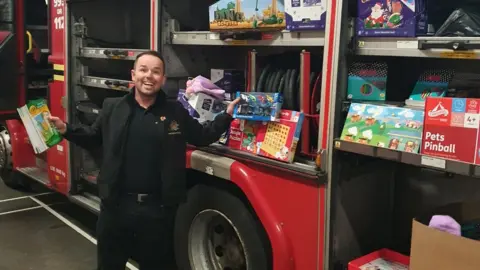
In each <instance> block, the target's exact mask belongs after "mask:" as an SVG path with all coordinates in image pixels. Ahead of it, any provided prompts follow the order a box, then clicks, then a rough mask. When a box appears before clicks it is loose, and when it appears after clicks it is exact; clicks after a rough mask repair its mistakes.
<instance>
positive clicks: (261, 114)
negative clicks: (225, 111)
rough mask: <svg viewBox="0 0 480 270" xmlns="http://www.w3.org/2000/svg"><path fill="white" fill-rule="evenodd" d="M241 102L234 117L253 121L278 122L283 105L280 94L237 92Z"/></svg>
mask: <svg viewBox="0 0 480 270" xmlns="http://www.w3.org/2000/svg"><path fill="white" fill-rule="evenodd" d="M236 97H237V98H240V99H241V100H240V102H239V103H238V104H237V105H236V106H235V108H234V110H233V117H234V118H237V119H247V120H253V121H276V120H277V119H278V117H279V115H280V110H281V109H282V105H283V97H282V95H281V94H280V93H260V92H237V95H236Z"/></svg>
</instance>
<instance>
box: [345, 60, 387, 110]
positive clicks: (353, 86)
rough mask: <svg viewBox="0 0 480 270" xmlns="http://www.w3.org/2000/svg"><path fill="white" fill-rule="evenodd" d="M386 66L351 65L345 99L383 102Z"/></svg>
mask: <svg viewBox="0 0 480 270" xmlns="http://www.w3.org/2000/svg"><path fill="white" fill-rule="evenodd" d="M387 73H388V66H387V64H386V63H384V62H378V63H362V62H355V63H353V64H352V65H351V66H350V68H349V70H348V89H347V98H348V99H353V100H375V101H378V100H385V96H386V92H387Z"/></svg>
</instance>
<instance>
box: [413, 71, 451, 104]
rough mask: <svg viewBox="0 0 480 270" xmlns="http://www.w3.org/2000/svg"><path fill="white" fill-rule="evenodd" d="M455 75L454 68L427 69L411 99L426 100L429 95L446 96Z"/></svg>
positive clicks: (416, 85)
mask: <svg viewBox="0 0 480 270" xmlns="http://www.w3.org/2000/svg"><path fill="white" fill-rule="evenodd" d="M453 75H454V71H453V70H428V71H425V72H424V73H423V74H422V75H421V76H420V78H419V79H418V81H417V83H416V84H415V88H414V89H413V91H412V94H411V95H410V97H409V99H410V100H415V101H422V102H425V100H426V99H427V97H444V96H445V94H446V93H447V91H448V84H449V83H450V81H451V80H452V78H453Z"/></svg>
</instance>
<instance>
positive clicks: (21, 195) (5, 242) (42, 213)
mask: <svg viewBox="0 0 480 270" xmlns="http://www.w3.org/2000/svg"><path fill="white" fill-rule="evenodd" d="M96 219H97V217H96V215H94V214H93V213H90V212H88V211H87V210H85V209H83V208H81V207H78V206H76V205H74V204H72V203H70V202H69V201H68V200H67V199H66V198H65V197H64V196H62V195H60V194H55V193H51V192H49V191H48V190H46V189H45V188H43V187H41V186H40V185H35V187H34V191H33V192H28V193H26V192H19V191H15V190H12V189H10V188H8V187H6V186H4V185H3V182H2V181H0V258H1V260H0V270H66V269H68V270H89V269H91V270H94V269H96V254H95V252H96V251H95V245H96V240H95V238H94V237H93V236H94V230H95V223H96ZM126 269H130V270H134V269H137V267H136V266H134V265H131V264H130V265H127V267H126ZM137 270H138V269H137Z"/></svg>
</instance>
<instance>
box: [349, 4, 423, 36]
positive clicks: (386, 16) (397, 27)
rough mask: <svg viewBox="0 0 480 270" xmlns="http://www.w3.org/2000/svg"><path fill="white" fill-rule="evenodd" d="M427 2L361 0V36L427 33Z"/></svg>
mask: <svg viewBox="0 0 480 270" xmlns="http://www.w3.org/2000/svg"><path fill="white" fill-rule="evenodd" d="M425 2H426V1H425V0H379V1H364V0H358V17H357V19H356V20H357V21H356V22H357V23H356V28H357V29H356V31H357V35H358V36H378V37H415V36H419V35H425V34H427V29H428V25H427V12H426V5H425Z"/></svg>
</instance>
